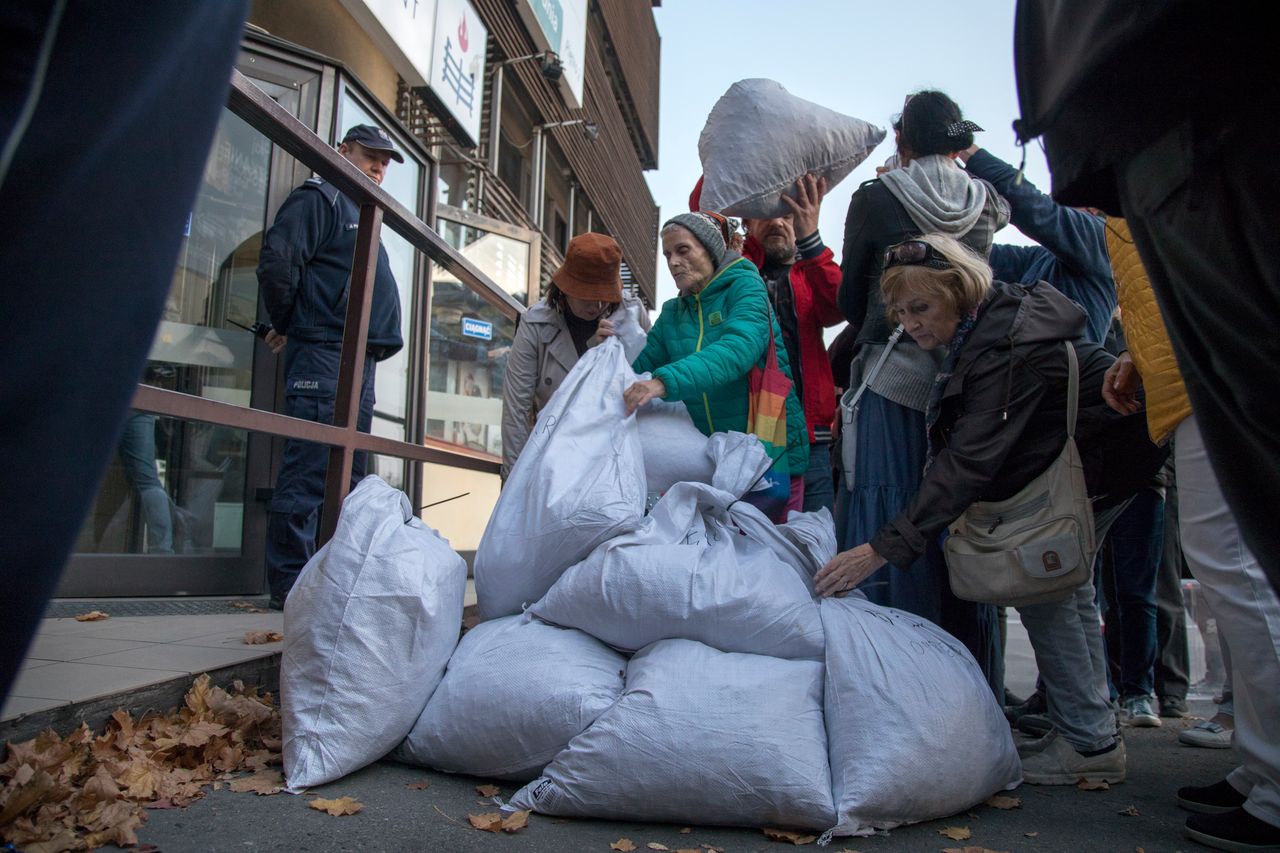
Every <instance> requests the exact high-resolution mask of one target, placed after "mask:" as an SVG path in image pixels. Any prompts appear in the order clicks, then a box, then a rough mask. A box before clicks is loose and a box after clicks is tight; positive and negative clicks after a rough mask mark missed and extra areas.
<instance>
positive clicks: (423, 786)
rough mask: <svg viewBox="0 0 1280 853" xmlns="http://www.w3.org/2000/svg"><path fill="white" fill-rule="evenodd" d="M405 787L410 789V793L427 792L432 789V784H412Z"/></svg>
mask: <svg viewBox="0 0 1280 853" xmlns="http://www.w3.org/2000/svg"><path fill="white" fill-rule="evenodd" d="M405 787H406V788H408V789H409V790H410V791H425V790H427V789H428V788H430V787H431V783H430V782H410V783H409V784H408V785H405Z"/></svg>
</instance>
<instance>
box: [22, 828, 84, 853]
mask: <svg viewBox="0 0 1280 853" xmlns="http://www.w3.org/2000/svg"><path fill="white" fill-rule="evenodd" d="M83 849H85V844H84V839H82V838H81V837H80V836H78V835H76V832H75V830H74V829H70V828H68V827H65V826H64V827H59V828H58V830H57V832H55V833H54V834H53V835H51V836H49V837H48V838H46V839H45V840H44V841H30V842H27V843H26V844H23V845H22V851H23V853H63V851H64V850H83Z"/></svg>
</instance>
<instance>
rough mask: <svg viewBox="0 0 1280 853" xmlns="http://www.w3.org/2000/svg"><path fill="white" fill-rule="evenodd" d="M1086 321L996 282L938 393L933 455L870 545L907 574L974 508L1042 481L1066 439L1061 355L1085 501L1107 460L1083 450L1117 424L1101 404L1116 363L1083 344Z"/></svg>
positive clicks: (1043, 287) (1061, 305) (1051, 293)
mask: <svg viewBox="0 0 1280 853" xmlns="http://www.w3.org/2000/svg"><path fill="white" fill-rule="evenodd" d="M1087 319H1088V318H1087V316H1086V315H1085V312H1084V310H1083V309H1081V308H1080V306H1079V305H1077V304H1076V303H1074V302H1072V301H1071V300H1070V299H1067V298H1066V297H1065V296H1063V295H1062V294H1061V293H1059V292H1058V291H1057V290H1055V289H1054V288H1053V287H1052V286H1051V285H1049V284H1047V283H1045V282H1039V283H1038V284H1034V285H1029V286H1028V285H1019V284H1005V283H1004V282H999V281H997V282H995V283H994V285H993V287H992V290H991V293H990V295H989V296H988V297H987V299H986V300H985V301H984V302H983V305H982V306H981V308H980V309H979V313H978V322H977V325H976V326H974V328H973V330H972V331H971V332H970V334H969V338H968V340H966V341H965V345H964V348H963V349H962V350H961V353H960V357H959V359H958V361H957V362H956V367H955V370H954V371H953V373H952V375H951V378H950V380H948V382H947V385H946V388H945V390H944V391H943V396H942V402H941V412H940V413H939V416H938V420H937V423H935V424H934V426H933V430H932V432H931V435H930V438H931V441H932V444H933V447H934V448H937V449H938V452H937V455H936V456H935V457H934V458H933V461H932V463H931V464H930V466H929V468H928V470H927V471H926V472H925V475H924V479H923V481H922V482H921V483H920V490H919V491H918V492H917V493H916V495H915V497H913V498H912V499H911V502H910V503H909V504H908V505H907V508H906V509H904V510H903V511H902V512H901V513H899V514H898V516H897V517H896V518H895V519H894V520H893V521H891V522H890V523H889V524H887V525H885V526H884V527H883V528H882V529H881V530H880V531H879V532H878V533H877V534H876V535H875V536H874V537H873V538H872V539H871V546H872V547H873V548H875V550H876V553H878V554H880V555H881V556H883V557H884V558H885V559H887V560H888V561H889V562H891V563H893V564H894V565H895V566H899V567H904V568H905V567H907V566H910V565H911V563H913V562H915V561H916V560H917V559H918V558H919V557H920V555H921V554H923V553H924V550H925V543H926V542H927V541H928V540H929V539H931V538H933V537H936V536H937V535H938V534H939V533H941V532H942V530H943V529H945V528H946V526H947V525H948V524H950V523H951V522H952V521H954V520H955V519H957V518H959V517H960V514H961V513H962V512H964V510H965V509H966V508H967V507H968V506H969V505H970V504H971V503H973V502H974V501H979V500H981V501H998V500H1004V499H1006V498H1010V497H1012V496H1013V495H1015V494H1016V493H1017V492H1018V491H1019V490H1020V489H1022V488H1024V487H1025V486H1026V485H1027V484H1028V483H1029V482H1031V481H1032V480H1033V479H1035V478H1036V477H1037V476H1039V475H1040V473H1041V472H1043V471H1044V470H1045V469H1046V468H1047V467H1049V465H1050V464H1051V463H1052V462H1053V460H1054V459H1056V458H1057V456H1058V454H1059V453H1061V452H1062V446H1063V444H1064V443H1065V442H1066V436H1067V427H1066V411H1067V409H1066V406H1067V370H1068V367H1067V355H1066V351H1065V349H1064V348H1063V346H1062V344H1063V341H1072V342H1073V345H1074V346H1075V348H1076V352H1077V355H1078V356H1079V363H1080V412H1079V417H1078V420H1077V424H1076V443H1077V444H1078V445H1080V447H1081V454H1082V456H1084V457H1085V459H1084V462H1085V479H1086V481H1088V483H1089V486H1090V494H1091V495H1092V494H1097V492H1096V491H1095V488H1094V482H1095V481H1099V480H1102V479H1104V474H1105V472H1104V471H1103V469H1104V468H1105V466H1106V460H1105V459H1103V458H1101V457H1100V456H1098V455H1096V454H1094V455H1092V456H1091V455H1090V454H1089V453H1088V451H1087V448H1088V447H1089V446H1090V445H1091V444H1093V443H1095V442H1097V441H1098V439H1099V436H1100V435H1101V434H1103V433H1104V432H1105V431H1107V430H1108V429H1109V425H1111V424H1114V423H1115V422H1116V421H1117V420H1119V418H1118V416H1114V413H1111V410H1110V409H1108V408H1107V406H1106V404H1104V403H1103V402H1102V379H1103V375H1104V374H1105V373H1106V371H1107V368H1108V367H1110V366H1111V363H1112V362H1113V361H1114V360H1115V359H1114V357H1113V356H1111V355H1110V354H1109V353H1107V352H1106V350H1104V349H1103V348H1102V347H1101V346H1099V345H1097V344H1091V343H1088V342H1086V341H1084V340H1082V339H1081V335H1082V334H1083V333H1084V328H1085V323H1086V321H1087Z"/></svg>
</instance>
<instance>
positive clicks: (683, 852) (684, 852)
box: [675, 847, 702, 853]
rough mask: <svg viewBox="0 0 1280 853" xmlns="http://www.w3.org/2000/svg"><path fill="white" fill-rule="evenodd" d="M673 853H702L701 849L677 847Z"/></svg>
mask: <svg viewBox="0 0 1280 853" xmlns="http://www.w3.org/2000/svg"><path fill="white" fill-rule="evenodd" d="M675 853H702V848H701V847H677V848H676V851H675Z"/></svg>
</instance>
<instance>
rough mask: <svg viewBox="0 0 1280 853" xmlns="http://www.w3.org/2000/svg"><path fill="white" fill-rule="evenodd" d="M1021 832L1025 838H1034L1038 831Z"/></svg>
mask: <svg viewBox="0 0 1280 853" xmlns="http://www.w3.org/2000/svg"><path fill="white" fill-rule="evenodd" d="M1022 834H1023V835H1025V836H1026V837H1027V838H1035V837H1036V836H1037V835H1039V834H1040V833H1038V832H1024V833H1022Z"/></svg>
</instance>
